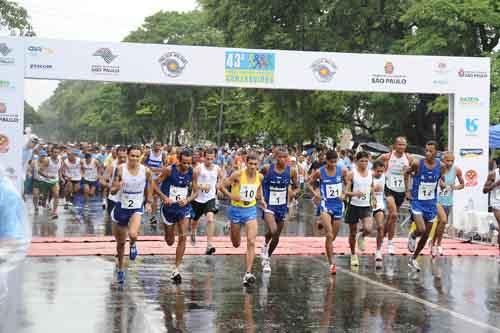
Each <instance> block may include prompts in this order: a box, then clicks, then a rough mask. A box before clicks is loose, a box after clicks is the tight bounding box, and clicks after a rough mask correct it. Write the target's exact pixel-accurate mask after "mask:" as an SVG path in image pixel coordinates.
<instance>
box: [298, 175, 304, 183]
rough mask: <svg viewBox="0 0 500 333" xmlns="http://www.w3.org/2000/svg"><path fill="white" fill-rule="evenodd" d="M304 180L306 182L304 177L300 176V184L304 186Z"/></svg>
mask: <svg viewBox="0 0 500 333" xmlns="http://www.w3.org/2000/svg"><path fill="white" fill-rule="evenodd" d="M304 180H305V179H304V175H300V176H299V183H300V184H303V183H304Z"/></svg>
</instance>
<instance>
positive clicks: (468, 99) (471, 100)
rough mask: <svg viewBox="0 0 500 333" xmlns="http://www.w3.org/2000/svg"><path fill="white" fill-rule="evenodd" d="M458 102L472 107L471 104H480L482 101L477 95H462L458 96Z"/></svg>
mask: <svg viewBox="0 0 500 333" xmlns="http://www.w3.org/2000/svg"><path fill="white" fill-rule="evenodd" d="M458 104H459V105H461V106H465V107H472V106H480V105H481V104H482V103H481V99H480V98H479V97H476V96H464V97H460V99H459V100H458Z"/></svg>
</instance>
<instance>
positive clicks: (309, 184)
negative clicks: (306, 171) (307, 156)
mask: <svg viewBox="0 0 500 333" xmlns="http://www.w3.org/2000/svg"><path fill="white" fill-rule="evenodd" d="M319 177H320V171H319V170H316V171H314V172H313V173H312V175H311V176H309V181H308V182H307V183H306V185H307V189H308V190H309V191H311V193H312V194H313V195H314V196H315V197H316V198H318V199H319V198H320V193H319V191H317V190H316V189H314V183H316V181H317V180H318V179H319Z"/></svg>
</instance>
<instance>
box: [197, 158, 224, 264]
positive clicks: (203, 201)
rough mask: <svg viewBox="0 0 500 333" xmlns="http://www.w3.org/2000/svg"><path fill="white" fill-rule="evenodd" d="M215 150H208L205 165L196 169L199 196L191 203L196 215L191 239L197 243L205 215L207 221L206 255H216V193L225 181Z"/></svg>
mask: <svg viewBox="0 0 500 333" xmlns="http://www.w3.org/2000/svg"><path fill="white" fill-rule="evenodd" d="M215 154H216V151H215V149H208V150H206V151H205V153H204V163H201V164H200V165H199V166H198V167H196V168H195V170H194V173H193V184H195V186H194V187H196V188H198V189H199V191H198V195H197V196H196V198H195V199H194V201H193V202H192V203H191V206H192V208H193V211H194V215H193V217H192V220H191V239H194V240H195V241H196V229H197V227H198V221H199V220H200V218H201V217H202V216H203V215H205V216H206V220H207V250H206V251H205V254H207V255H212V254H214V253H215V247H214V246H213V237H214V229H215V214H217V202H216V201H217V198H216V192H217V188H218V187H219V185H220V182H221V181H222V179H223V174H222V169H221V168H219V166H217V165H215V164H214V163H213V162H214V160H215Z"/></svg>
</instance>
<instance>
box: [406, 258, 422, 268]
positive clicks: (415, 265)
mask: <svg viewBox="0 0 500 333" xmlns="http://www.w3.org/2000/svg"><path fill="white" fill-rule="evenodd" d="M408 267H410V268H411V269H413V270H415V271H417V272H420V266H419V265H418V263H417V259H415V258H413V257H410V260H408Z"/></svg>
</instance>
